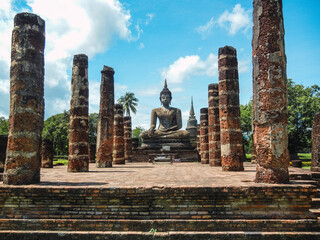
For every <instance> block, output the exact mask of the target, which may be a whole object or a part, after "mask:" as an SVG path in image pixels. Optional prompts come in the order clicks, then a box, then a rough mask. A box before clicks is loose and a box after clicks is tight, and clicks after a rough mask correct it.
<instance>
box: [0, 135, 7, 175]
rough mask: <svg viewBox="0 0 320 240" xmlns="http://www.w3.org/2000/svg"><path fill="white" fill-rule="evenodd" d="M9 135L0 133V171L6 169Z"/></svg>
mask: <svg viewBox="0 0 320 240" xmlns="http://www.w3.org/2000/svg"><path fill="white" fill-rule="evenodd" d="M7 143H8V135H0V173H3V171H4V164H5V162H6V153H7Z"/></svg>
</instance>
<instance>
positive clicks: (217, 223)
mask: <svg viewBox="0 0 320 240" xmlns="http://www.w3.org/2000/svg"><path fill="white" fill-rule="evenodd" d="M57 229H59V231H68V232H72V231H119V232H120V231H142V232H149V231H150V230H151V229H156V230H157V231H158V232H168V231H197V232H198V231H254V232H271V231H279V229H281V231H284V232H290V231H299V232H307V231H310V232H311V231H317V230H319V231H320V222H319V221H318V220H317V219H300V220H279V219H264V220H263V219H254V220H248V219H239V220H231V219H228V220H172V219H163V220H128V219H125V220H82V219H73V220H70V219H0V230H1V231H8V230H10V231H25V230H30V231H54V230H57Z"/></svg>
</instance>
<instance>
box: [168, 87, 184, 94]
mask: <svg viewBox="0 0 320 240" xmlns="http://www.w3.org/2000/svg"><path fill="white" fill-rule="evenodd" d="M170 91H171V92H173V93H177V92H183V91H184V89H183V88H181V87H174V88H172V89H171V90H170Z"/></svg>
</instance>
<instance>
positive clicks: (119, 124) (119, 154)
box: [113, 103, 125, 164]
mask: <svg viewBox="0 0 320 240" xmlns="http://www.w3.org/2000/svg"><path fill="white" fill-rule="evenodd" d="M113 126H114V131H113V163H114V164H125V161H124V131H123V106H122V104H118V103H117V104H115V105H114V122H113Z"/></svg>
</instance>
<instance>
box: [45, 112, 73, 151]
mask: <svg viewBox="0 0 320 240" xmlns="http://www.w3.org/2000/svg"><path fill="white" fill-rule="evenodd" d="M69 119H70V112H69V111H64V112H63V113H60V114H56V115H53V116H51V117H49V118H48V119H47V120H45V121H44V127H43V131H42V138H44V139H45V138H47V139H50V140H51V141H52V142H53V149H54V152H55V155H68V145H69Z"/></svg>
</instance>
